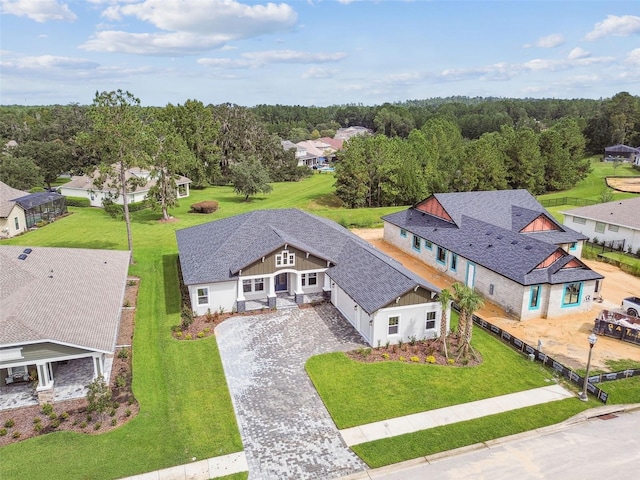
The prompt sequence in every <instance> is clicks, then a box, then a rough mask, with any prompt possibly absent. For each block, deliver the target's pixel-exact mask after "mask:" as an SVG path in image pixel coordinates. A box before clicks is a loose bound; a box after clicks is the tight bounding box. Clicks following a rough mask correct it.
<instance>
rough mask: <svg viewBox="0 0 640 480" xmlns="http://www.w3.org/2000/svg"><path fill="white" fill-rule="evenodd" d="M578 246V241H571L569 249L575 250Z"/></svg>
mask: <svg viewBox="0 0 640 480" xmlns="http://www.w3.org/2000/svg"><path fill="white" fill-rule="evenodd" d="M577 246H578V244H577V243H576V242H573V243H570V244H569V250H571V251H573V250H575V249H576V247H577Z"/></svg>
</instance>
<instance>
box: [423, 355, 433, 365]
mask: <svg viewBox="0 0 640 480" xmlns="http://www.w3.org/2000/svg"><path fill="white" fill-rule="evenodd" d="M424 361H425V362H427V363H436V357H434V356H433V355H429V356H428V357H427V358H425V359H424Z"/></svg>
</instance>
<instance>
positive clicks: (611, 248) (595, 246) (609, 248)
mask: <svg viewBox="0 0 640 480" xmlns="http://www.w3.org/2000/svg"><path fill="white" fill-rule="evenodd" d="M625 244H626V241H625V239H624V238H623V239H622V240H608V241H606V242H605V241H603V242H601V243H593V242H585V246H586V247H588V248H590V249H592V250H594V251H595V252H598V251H600V254H603V253H606V252H622V253H624V246H625Z"/></svg>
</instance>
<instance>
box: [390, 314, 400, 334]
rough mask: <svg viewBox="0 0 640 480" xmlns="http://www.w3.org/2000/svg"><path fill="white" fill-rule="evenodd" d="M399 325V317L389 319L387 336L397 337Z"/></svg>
mask: <svg viewBox="0 0 640 480" xmlns="http://www.w3.org/2000/svg"><path fill="white" fill-rule="evenodd" d="M399 325H400V317H389V335H397V334H398V326H399Z"/></svg>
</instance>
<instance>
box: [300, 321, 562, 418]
mask: <svg viewBox="0 0 640 480" xmlns="http://www.w3.org/2000/svg"><path fill="white" fill-rule="evenodd" d="M473 345H474V347H475V348H476V349H477V350H478V351H479V352H480V353H481V354H482V358H483V362H482V363H481V364H480V365H479V366H476V367H460V368H458V367H449V366H436V365H426V364H410V363H401V362H393V361H389V362H377V363H361V362H357V361H354V360H351V359H349V358H348V357H347V356H346V355H345V354H343V353H329V354H324V355H318V356H315V357H313V358H310V359H309V361H308V362H307V365H306V369H307V373H308V374H309V376H310V377H311V380H312V381H313V383H314V385H315V387H316V389H317V390H318V393H319V394H320V397H321V398H322V400H323V402H324V403H325V405H326V406H327V409H328V410H329V413H330V414H331V416H332V417H333V419H334V421H335V422H336V425H338V428H341V429H343V428H348V427H353V426H356V425H362V424H365V423H371V422H376V421H379V420H384V419H387V418H392V417H399V416H402V415H409V414H412V413H417V412H422V411H426V410H433V409H436V408H442V407H446V406H449V405H454V404H460V403H466V402H472V401H474V400H480V399H483V398H488V397H494V396H497V395H504V394H507V393H512V392H518V391H521V390H527V389H530V388H536V387H543V386H545V385H549V381H550V379H551V378H552V376H553V375H552V373H551V372H550V371H549V370H547V369H545V368H544V367H543V366H541V365H540V364H538V363H533V362H530V361H528V360H527V359H525V357H523V356H522V355H520V354H518V353H516V352H515V351H514V350H513V349H511V348H510V347H509V346H507V345H505V344H504V343H502V342H500V341H497V340H496V339H495V338H492V337H491V336H490V335H489V334H488V333H486V332H483V331H482V330H480V329H478V328H474V339H473Z"/></svg>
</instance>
